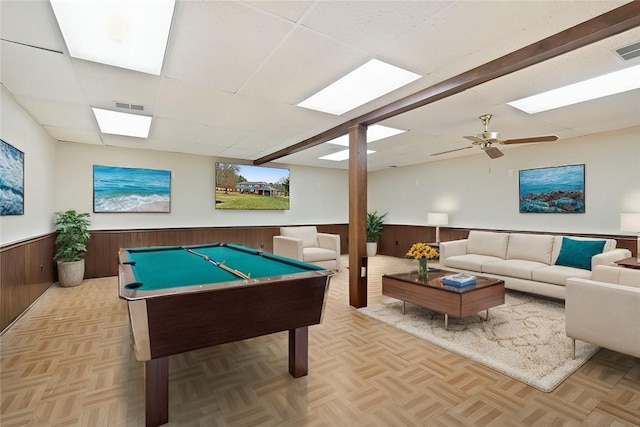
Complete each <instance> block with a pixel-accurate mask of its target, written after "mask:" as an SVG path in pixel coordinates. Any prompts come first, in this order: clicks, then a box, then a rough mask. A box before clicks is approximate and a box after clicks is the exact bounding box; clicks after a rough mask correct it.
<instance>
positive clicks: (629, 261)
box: [616, 256, 640, 270]
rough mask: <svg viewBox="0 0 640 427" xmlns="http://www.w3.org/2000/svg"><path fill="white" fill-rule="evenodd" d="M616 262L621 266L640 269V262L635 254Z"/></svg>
mask: <svg viewBox="0 0 640 427" xmlns="http://www.w3.org/2000/svg"><path fill="white" fill-rule="evenodd" d="M616 264H618V265H619V266H620V267H625V268H633V269H634V270H640V262H638V258H636V257H634V256H632V257H630V258H625V259H621V260H619V261H616Z"/></svg>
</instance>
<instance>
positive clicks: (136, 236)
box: [0, 224, 637, 330]
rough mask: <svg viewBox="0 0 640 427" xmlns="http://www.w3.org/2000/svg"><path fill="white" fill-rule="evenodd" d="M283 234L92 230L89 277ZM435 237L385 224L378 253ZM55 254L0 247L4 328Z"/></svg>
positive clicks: (50, 276)
mask: <svg viewBox="0 0 640 427" xmlns="http://www.w3.org/2000/svg"><path fill="white" fill-rule="evenodd" d="M317 227H318V231H320V232H324V233H332V234H339V235H340V245H341V250H342V253H343V254H345V253H347V251H348V247H349V246H348V236H349V225H348V224H324V225H318V226H317ZM469 231H470V229H468V228H449V227H441V228H440V237H441V240H442V241H448V240H457V239H464V238H466V237H467V236H468V234H469ZM487 231H508V230H487ZM518 232H521V231H518ZM522 233H524V231H522ZM279 234H280V227H279V226H269V227H202V228H172V229H148V230H92V231H91V239H90V240H89V245H88V251H87V256H86V258H85V259H86V265H85V278H87V279H89V278H96V277H108V276H116V275H117V274H118V250H119V249H121V248H131V247H142V246H166V245H193V244H199V243H211V242H229V243H238V244H241V245H245V246H249V247H254V248H259V247H260V244H261V243H264V249H265V251H267V252H271V251H272V250H273V236H276V235H279ZM554 234H560V233H554ZM566 234H567V235H570V234H572V233H566ZM581 236H585V237H601V238H614V239H616V240H617V241H618V247H620V248H626V249H629V250H631V252H632V253H633V256H636V255H637V254H636V239H635V238H633V237H629V236H610V235H609V236H605V235H587V234H581ZM434 240H435V228H434V227H431V226H417V225H393V224H385V225H384V228H383V233H382V237H381V239H380V242H379V243H380V244H379V246H378V252H379V253H380V254H382V255H389V256H395V257H404V256H405V254H406V252H407V250H408V249H409V248H410V247H411V245H412V244H413V243H415V242H418V241H420V242H427V243H429V242H433V241H434ZM54 254H55V234H54V233H50V234H47V235H43V236H38V237H34V238H31V239H27V240H24V241H21V242H16V243H12V244H9V245H6V246H3V247H0V266H2V269H1V274H0V330H4V329H5V328H6V327H7V326H9V325H10V324H11V322H13V321H14V320H15V319H16V318H17V317H18V316H20V314H22V312H24V310H26V309H27V307H29V305H31V304H32V303H33V302H34V301H35V300H36V299H38V297H40V295H42V293H43V292H44V291H46V290H47V288H48V287H49V286H51V285H52V284H53V283H55V282H56V281H57V274H56V268H55V262H54V260H53V256H54Z"/></svg>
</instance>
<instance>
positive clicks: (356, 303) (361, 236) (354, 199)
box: [349, 124, 367, 308]
mask: <svg viewBox="0 0 640 427" xmlns="http://www.w3.org/2000/svg"><path fill="white" fill-rule="evenodd" d="M366 218H367V127H366V126H364V125H362V124H358V125H355V126H352V127H350V128H349V304H350V305H352V306H353V307H356V308H360V307H366V306H367V248H366V243H367V223H366Z"/></svg>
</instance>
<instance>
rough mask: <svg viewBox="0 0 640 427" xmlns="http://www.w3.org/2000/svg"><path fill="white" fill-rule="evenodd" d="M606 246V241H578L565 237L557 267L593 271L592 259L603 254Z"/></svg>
mask: <svg viewBox="0 0 640 427" xmlns="http://www.w3.org/2000/svg"><path fill="white" fill-rule="evenodd" d="M604 244H605V241H604V240H576V239H571V238H569V237H563V238H562V246H561V247H560V253H559V254H558V259H557V260H556V265H564V266H567V267H576V268H581V269H583V270H591V257H592V256H594V255H597V254H600V253H602V249H604Z"/></svg>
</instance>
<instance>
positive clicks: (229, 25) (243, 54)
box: [164, 1, 293, 93]
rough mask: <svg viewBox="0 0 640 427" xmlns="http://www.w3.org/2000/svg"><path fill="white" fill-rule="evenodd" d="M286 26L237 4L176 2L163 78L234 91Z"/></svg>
mask: <svg viewBox="0 0 640 427" xmlns="http://www.w3.org/2000/svg"><path fill="white" fill-rule="evenodd" d="M292 28H293V23H291V22H289V21H287V20H285V19H282V18H278V17H276V16H274V15H272V14H270V13H266V12H263V11H261V10H259V9H256V8H254V7H250V6H248V5H246V4H243V3H239V2H230V1H215V2H179V3H178V4H177V5H176V14H175V17H174V20H173V24H172V32H171V36H170V41H169V47H168V53H167V56H166V58H165V64H164V75H165V76H167V77H170V78H172V79H176V80H183V81H187V82H191V83H195V84H198V85H200V86H204V87H209V88H215V89H219V90H224V91H227V92H232V93H234V92H236V91H237V90H238V89H239V88H240V87H241V86H242V85H243V84H244V82H245V81H246V80H247V79H248V78H249V77H250V76H251V75H252V74H253V73H254V72H255V71H256V69H257V68H258V67H259V66H260V64H261V63H262V62H263V61H264V60H265V59H266V58H267V57H268V56H269V55H270V54H271V51H272V50H273V49H274V48H275V47H276V46H278V44H280V43H281V41H282V39H283V38H284V37H285V36H286V35H287V33H288V32H289V31H291V29H292Z"/></svg>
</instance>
